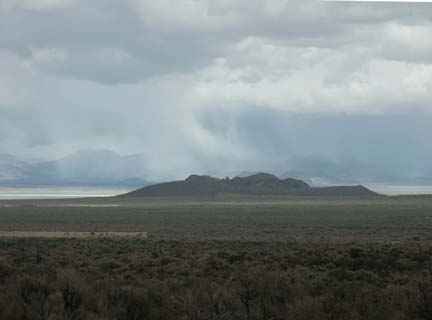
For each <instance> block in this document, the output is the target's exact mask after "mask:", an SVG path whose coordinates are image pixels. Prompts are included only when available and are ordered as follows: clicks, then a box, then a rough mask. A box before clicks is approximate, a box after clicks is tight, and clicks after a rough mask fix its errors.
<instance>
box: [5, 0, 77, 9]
mask: <svg viewBox="0 0 432 320" xmlns="http://www.w3.org/2000/svg"><path fill="white" fill-rule="evenodd" d="M74 2H75V0H1V1H0V10H13V9H26V10H36V11H38V10H50V9H58V8H67V7H69V6H71V5H73V4H74Z"/></svg>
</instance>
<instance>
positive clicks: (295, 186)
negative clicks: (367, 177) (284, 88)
mask: <svg viewBox="0 0 432 320" xmlns="http://www.w3.org/2000/svg"><path fill="white" fill-rule="evenodd" d="M218 194H243V195H297V196H335V197H339V196H355V197H357V196H360V197H372V196H378V194H377V193H375V192H373V191H371V190H369V189H367V188H365V187H363V186H338V187H319V188H313V187H311V186H309V185H308V184H307V183H305V182H304V181H302V180H296V179H291V178H287V179H284V180H281V179H279V178H278V177H276V176H274V175H272V174H268V173H257V174H254V175H251V176H247V177H235V178H233V179H229V178H225V179H218V178H213V177H210V176H198V175H191V176H189V177H188V178H187V179H186V180H182V181H172V182H166V183H160V184H155V185H150V186H147V187H144V188H141V189H138V190H135V191H132V192H130V193H127V194H125V195H122V196H121V197H170V196H212V195H218Z"/></svg>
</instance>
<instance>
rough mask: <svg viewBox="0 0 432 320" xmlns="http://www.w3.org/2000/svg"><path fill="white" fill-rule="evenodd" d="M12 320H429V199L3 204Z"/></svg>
mask: <svg viewBox="0 0 432 320" xmlns="http://www.w3.org/2000/svg"><path fill="white" fill-rule="evenodd" d="M63 235H67V236H63ZM144 235H145V236H144ZM3 319H7V320H14V319H26V320H43V319H70V320H71V319H100V320H102V319H104V320H106V319H125V320H126V319H160V320H165V319H167V320H171V319H172V320H174V319H184V320H186V319H190V320H199V319H205V320H207V319H208V320H215V319H220V320H222V319H226V320H234V319H236V320H252V319H254V320H255V319H256V320H258V319H262V320H272V319H274V320H282V319H292V320H298V319H299V320H300V319H304V320H306V319H307V320H310V319H317V320H318V319H319V320H325V319H328V320H333V319H334V320H350V319H352V320H358V319H368V320H374V319H375V320H382V319H397V320H411V319H418V320H420V319H424V320H427V319H432V197H427V196H422V197H420V196H418V197H416V196H411V197H378V198H371V199H349V198H344V199H334V198H293V197H259V198H256V197H255V198H247V197H223V198H222V197H214V198H208V199H202V198H201V199H174V198H171V199H151V198H148V199H145V200H143V199H121V198H104V199H102V198H101V199H79V200H31V201H2V202H0V320H3Z"/></svg>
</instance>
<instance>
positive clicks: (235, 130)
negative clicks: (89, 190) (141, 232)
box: [0, 0, 432, 180]
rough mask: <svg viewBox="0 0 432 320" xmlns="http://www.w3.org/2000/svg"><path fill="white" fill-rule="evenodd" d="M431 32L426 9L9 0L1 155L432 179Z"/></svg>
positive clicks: (3, 40)
mask: <svg viewBox="0 0 432 320" xmlns="http://www.w3.org/2000/svg"><path fill="white" fill-rule="evenodd" d="M431 33H432V6H431V5H430V4H425V3H423V4H389V3H387V4H385V3H328V2H321V1H314V0H309V1H300V0H291V1H288V0H266V1H250V0H248V1H247V0H229V1H228V0H213V1H195V0H180V1H172V0H159V1H146V0H128V1H120V2H119V1H115V0H108V1H106V0H104V1H102V0H95V1H83V0H31V1H30V0H0V149H1V150H2V153H9V154H14V155H17V156H19V157H20V158H42V159H45V160H50V159H57V158H61V157H63V156H64V155H67V154H71V153H73V152H75V151H77V150H81V149H107V150H112V151H115V152H117V153H119V154H122V155H126V154H144V153H145V154H146V162H147V163H146V165H145V168H146V170H147V171H148V177H149V178H150V179H152V180H158V179H167V178H172V177H183V176H184V175H186V174H187V173H189V172H192V171H196V172H202V173H205V172H220V173H222V172H232V171H239V170H243V169H245V170H255V169H260V170H269V171H272V170H273V171H278V172H283V171H289V170H291V171H293V172H294V170H295V169H296V168H295V167H300V163H301V162H302V161H298V160H296V159H317V160H313V161H312V162H313V163H316V165H315V167H319V166H320V165H319V164H318V163H319V162H320V161H321V162H325V163H327V162H328V161H330V162H331V163H333V164H334V163H336V164H338V163H339V164H341V163H343V164H344V165H345V164H346V163H362V164H364V165H361V166H362V168H366V167H367V168H370V169H369V170H370V171H371V172H377V170H375V169H372V168H383V169H380V170H384V168H388V170H389V171H391V172H396V171H398V170H399V171H400V172H401V173H400V176H401V177H408V176H413V175H425V176H427V175H429V174H430V172H429V171H428V170H429V169H428V163H430V161H431V160H432V155H431V152H430V151H429V150H428V149H427V148H425V145H427V141H428V140H429V138H430V137H431V136H432V135H431V133H432V132H431V130H430V126H429V125H428V123H430V120H432V119H431V117H432V116H431V114H432V113H431V102H432V64H431V63H432V62H431V57H432V42H431V41H429V38H430V34H431ZM359 166H360V165H359ZM312 167H313V166H312ZM374 170H375V171H374ZM366 171H367V170H366V169H364V170H363V171H362V172H365V175H366ZM392 174H393V173H391V174H390V173H389V175H392ZM146 177H147V176H146ZM401 179H402V178H401ZM402 180H403V179H402Z"/></svg>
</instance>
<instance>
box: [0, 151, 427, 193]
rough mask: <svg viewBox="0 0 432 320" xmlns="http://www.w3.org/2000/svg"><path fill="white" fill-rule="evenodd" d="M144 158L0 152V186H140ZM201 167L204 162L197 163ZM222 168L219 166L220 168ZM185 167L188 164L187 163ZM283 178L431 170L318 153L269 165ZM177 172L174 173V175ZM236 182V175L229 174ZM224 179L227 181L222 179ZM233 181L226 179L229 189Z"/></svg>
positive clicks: (382, 179) (364, 178) (381, 177)
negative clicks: (45, 157) (40, 157)
mask: <svg viewBox="0 0 432 320" xmlns="http://www.w3.org/2000/svg"><path fill="white" fill-rule="evenodd" d="M148 164H149V159H148V158H147V156H146V155H144V154H135V155H127V156H121V155H119V154H117V153H115V152H112V151H108V150H81V151H78V152H76V153H73V154H70V155H67V156H65V157H63V158H60V159H56V160H51V161H25V160H22V159H19V158H17V157H15V156H13V155H8V154H0V186H3V187H40V186H94V187H99V186H101V187H128V188H129V187H130V188H135V187H142V186H147V185H150V184H151V183H152V182H158V181H160V180H155V179H152V178H149V177H154V176H155V175H154V172H152V171H151V168H150V166H149V165H148ZM202 167H204V168H205V167H206V164H205V163H203V165H202ZM209 167H210V168H209V170H208V171H204V172H202V173H204V174H210V175H212V176H217V177H222V176H225V174H228V175H229V176H230V177H235V176H237V177H245V176H250V175H253V174H255V173H257V172H260V171H259V170H244V171H230V172H224V171H223V169H222V170H220V171H211V166H209ZM222 168H223V167H222ZM189 169H190V168H189ZM269 169H271V170H272V173H276V174H277V176H278V177H280V178H282V180H283V179H287V178H290V177H292V178H296V179H302V180H303V181H305V182H307V183H308V184H310V185H311V186H327V185H341V184H349V185H357V184H367V185H374V184H387V185H432V173H428V172H429V171H427V170H426V171H425V170H420V169H421V168H420V169H418V171H410V172H408V171H407V170H390V169H389V168H386V167H381V166H375V165H372V164H368V163H363V162H360V161H356V160H353V159H345V160H339V161H330V160H326V159H320V158H308V157H306V158H295V157H292V158H289V159H286V160H280V161H279V162H278V164H277V165H275V166H274V167H271V168H269ZM179 175H181V172H176V176H179ZM231 180H234V181H237V180H238V179H235V178H234V179H231ZM225 184H227V183H225ZM233 185H234V182H230V184H229V186H230V188H232V187H233Z"/></svg>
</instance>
